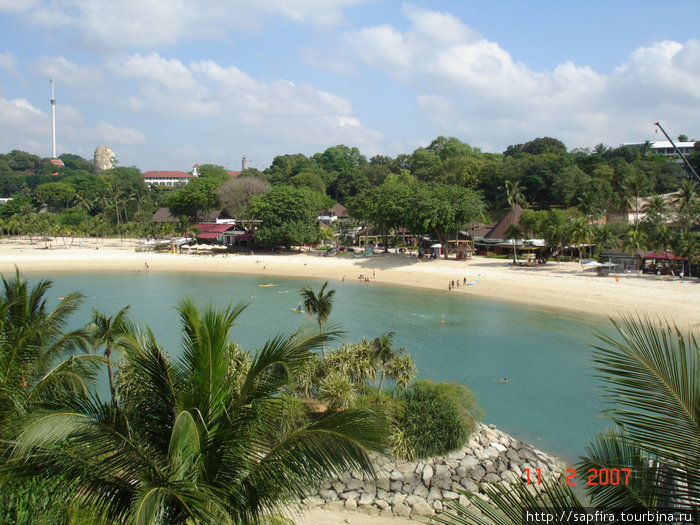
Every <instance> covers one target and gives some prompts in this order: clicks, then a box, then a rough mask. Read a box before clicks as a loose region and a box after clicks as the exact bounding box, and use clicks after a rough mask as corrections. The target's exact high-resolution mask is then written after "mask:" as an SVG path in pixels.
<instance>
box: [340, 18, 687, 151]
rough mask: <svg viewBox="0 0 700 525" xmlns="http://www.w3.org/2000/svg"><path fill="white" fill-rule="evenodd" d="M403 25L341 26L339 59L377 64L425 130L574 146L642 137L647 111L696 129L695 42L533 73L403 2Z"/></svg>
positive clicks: (494, 46) (451, 23)
mask: <svg viewBox="0 0 700 525" xmlns="http://www.w3.org/2000/svg"><path fill="white" fill-rule="evenodd" d="M402 12H403V14H404V16H405V17H406V18H407V19H408V20H409V21H410V22H411V25H410V26H409V27H408V28H407V29H406V30H398V29H396V28H395V27H393V26H390V25H378V26H372V27H365V28H361V29H358V30H355V31H348V32H346V33H345V34H344V35H343V38H342V52H343V53H344V56H343V57H342V60H344V61H345V62H346V63H349V64H353V63H354V64H364V65H368V66H371V67H374V68H377V69H380V70H381V71H383V72H384V73H386V74H387V75H390V76H392V77H393V78H395V79H397V80H398V81H400V82H401V83H403V84H405V85H406V86H408V87H410V88H412V89H415V90H416V91H417V93H419V94H418V95H417V98H416V110H417V112H418V114H419V115H420V117H421V118H423V119H425V121H426V122H429V123H430V124H431V125H432V126H433V129H434V130H435V133H439V134H458V135H459V136H460V137H462V138H464V139H465V140H467V141H469V142H472V143H474V144H476V145H479V142H480V141H481V140H483V137H484V136H489V137H491V142H492V143H493V142H500V146H497V149H496V150H498V149H499V148H502V147H504V146H505V145H508V144H512V143H515V142H522V141H524V140H530V139H532V138H534V137H536V136H543V135H551V136H555V137H557V138H561V139H562V140H564V141H565V142H566V143H567V144H570V145H572V147H575V146H581V145H584V146H585V145H589V144H594V143H595V142H600V141H604V142H605V141H607V142H608V143H611V144H613V145H616V144H619V143H621V142H623V141H629V140H636V139H637V138H640V139H641V138H642V137H644V138H645V137H647V136H648V135H649V129H650V125H651V123H652V122H653V121H654V120H655V119H656V118H661V117H658V116H657V117H653V116H652V115H654V114H656V115H664V117H663V118H665V119H672V120H673V121H674V122H676V125H677V127H678V128H679V129H681V130H692V129H696V126H697V124H696V122H697V120H698V118H699V117H700V112H699V111H700V110H699V109H698V108H700V40H690V41H688V42H686V43H685V44H682V43H678V42H669V41H664V42H658V43H655V44H653V45H650V46H647V47H642V48H639V49H637V50H635V51H633V52H632V53H631V54H630V58H629V61H628V62H626V63H625V64H622V65H620V66H619V67H618V68H616V69H615V70H614V71H613V72H612V74H610V75H603V74H600V73H597V72H596V71H594V70H593V69H592V68H590V67H588V66H579V65H577V64H574V63H573V62H565V63H563V64H560V65H559V66H557V67H556V68H554V70H552V71H534V70H532V69H531V68H530V67H528V66H527V65H526V64H524V63H521V62H518V61H515V60H514V59H513V57H512V55H511V54H510V53H509V52H508V51H507V50H505V49H503V48H502V47H501V46H500V45H499V44H498V43H496V42H492V41H489V40H487V39H485V38H483V37H481V36H480V35H478V34H477V33H476V32H474V31H472V30H471V29H470V28H468V27H467V26H466V25H464V24H463V23H462V22H461V21H460V20H458V19H457V18H455V17H453V16H452V15H449V14H445V13H440V12H434V11H428V10H425V9H421V8H417V7H413V6H411V5H405V6H404V8H403V10H402Z"/></svg>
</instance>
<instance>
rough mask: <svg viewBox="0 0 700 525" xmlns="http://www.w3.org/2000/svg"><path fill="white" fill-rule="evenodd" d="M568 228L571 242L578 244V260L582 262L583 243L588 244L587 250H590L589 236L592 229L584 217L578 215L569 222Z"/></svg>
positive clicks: (591, 233)
mask: <svg viewBox="0 0 700 525" xmlns="http://www.w3.org/2000/svg"><path fill="white" fill-rule="evenodd" d="M568 230H569V238H570V239H571V242H574V243H576V244H577V245H578V257H579V262H580V263H581V264H583V245H584V244H588V247H589V250H590V251H592V250H591V237H592V236H593V230H592V228H591V225H590V224H589V223H588V220H587V219H586V218H585V217H579V218H578V219H576V220H575V221H573V222H572V223H571V224H570V226H569V228H568Z"/></svg>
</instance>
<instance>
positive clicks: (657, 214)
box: [642, 195, 668, 224]
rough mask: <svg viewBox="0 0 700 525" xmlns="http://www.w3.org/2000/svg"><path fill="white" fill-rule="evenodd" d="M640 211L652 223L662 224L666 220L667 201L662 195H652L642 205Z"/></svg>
mask: <svg viewBox="0 0 700 525" xmlns="http://www.w3.org/2000/svg"><path fill="white" fill-rule="evenodd" d="M642 211H643V212H644V213H646V219H647V220H649V221H651V222H652V223H654V224H662V223H664V222H665V221H666V215H667V213H668V202H667V201H666V197H664V196H663V195H653V196H652V197H650V198H649V200H648V201H647V203H646V204H645V205H644V206H642Z"/></svg>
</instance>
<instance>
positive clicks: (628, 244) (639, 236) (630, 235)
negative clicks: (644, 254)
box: [622, 228, 647, 270]
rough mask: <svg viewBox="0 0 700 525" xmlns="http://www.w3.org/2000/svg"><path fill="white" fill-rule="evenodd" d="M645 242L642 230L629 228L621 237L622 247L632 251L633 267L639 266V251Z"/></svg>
mask: <svg viewBox="0 0 700 525" xmlns="http://www.w3.org/2000/svg"><path fill="white" fill-rule="evenodd" d="M646 244H647V238H646V235H645V233H644V232H643V231H642V230H638V229H636V228H630V229H629V230H627V233H626V234H625V236H624V238H623V239H622V247H623V248H624V249H625V250H629V251H630V252H632V253H634V268H635V270H636V269H638V268H639V251H640V250H643V249H644V247H645V246H646Z"/></svg>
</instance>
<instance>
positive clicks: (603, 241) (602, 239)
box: [593, 224, 619, 253]
mask: <svg viewBox="0 0 700 525" xmlns="http://www.w3.org/2000/svg"><path fill="white" fill-rule="evenodd" d="M593 239H594V240H595V242H596V245H597V247H598V253H600V250H601V249H606V250H609V249H611V248H613V247H615V246H616V245H617V243H618V241H619V239H618V238H617V236H616V235H615V234H614V233H613V232H612V230H611V229H610V227H609V226H608V225H607V224H596V225H595V226H594V227H593Z"/></svg>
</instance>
